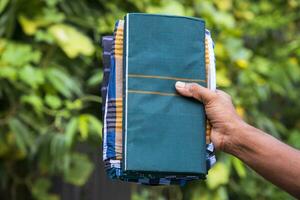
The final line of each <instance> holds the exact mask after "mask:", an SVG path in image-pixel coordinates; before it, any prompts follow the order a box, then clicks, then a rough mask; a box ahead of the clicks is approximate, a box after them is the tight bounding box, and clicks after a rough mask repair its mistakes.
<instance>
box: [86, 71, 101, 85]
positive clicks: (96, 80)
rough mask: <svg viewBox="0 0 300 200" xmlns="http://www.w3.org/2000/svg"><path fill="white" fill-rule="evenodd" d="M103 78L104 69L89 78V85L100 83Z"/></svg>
mask: <svg viewBox="0 0 300 200" xmlns="http://www.w3.org/2000/svg"><path fill="white" fill-rule="evenodd" d="M102 79H103V71H102V70H98V71H97V72H96V73H93V75H92V76H91V77H90V78H89V80H88V81H87V83H88V85H89V86H95V85H99V84H100V83H101V82H102Z"/></svg>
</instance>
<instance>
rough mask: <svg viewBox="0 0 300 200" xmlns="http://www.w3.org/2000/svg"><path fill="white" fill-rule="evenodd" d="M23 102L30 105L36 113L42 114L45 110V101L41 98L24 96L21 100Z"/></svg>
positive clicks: (33, 95)
mask: <svg viewBox="0 0 300 200" xmlns="http://www.w3.org/2000/svg"><path fill="white" fill-rule="evenodd" d="M21 101H22V102H23V103H28V104H30V105H31V106H32V107H33V108H34V110H35V112H36V113H38V114H41V111H42V110H43V107H44V104H43V100H42V99H41V97H39V96H37V95H35V94H32V95H24V96H22V98H21Z"/></svg>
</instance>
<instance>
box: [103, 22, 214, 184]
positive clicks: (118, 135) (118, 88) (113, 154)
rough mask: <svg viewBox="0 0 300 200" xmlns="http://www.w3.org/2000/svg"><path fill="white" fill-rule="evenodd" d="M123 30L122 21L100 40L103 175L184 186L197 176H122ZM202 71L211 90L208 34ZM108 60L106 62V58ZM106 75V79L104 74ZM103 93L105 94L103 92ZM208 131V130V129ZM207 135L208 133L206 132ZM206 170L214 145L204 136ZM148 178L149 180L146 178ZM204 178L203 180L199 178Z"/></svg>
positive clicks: (146, 182) (210, 165)
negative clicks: (204, 67) (204, 66)
mask: <svg viewBox="0 0 300 200" xmlns="http://www.w3.org/2000/svg"><path fill="white" fill-rule="evenodd" d="M123 28H124V21H123V20H119V21H118V22H117V23H116V26H115V30H114V36H113V37H111V36H105V37H103V41H102V44H103V64H104V80H103V84H102V89H101V91H102V97H103V106H104V129H103V160H104V162H105V168H106V170H107V174H108V176H109V177H110V178H112V179H120V180H123V181H128V182H136V183H140V184H148V185H170V184H177V185H184V184H186V183H187V182H188V181H190V180H195V179H199V178H201V177H197V176H185V177H178V176H175V175H173V176H165V177H163V178H162V177H161V175H158V176H157V175H155V174H142V173H140V172H137V173H133V174H123V172H122V114H123V113H122V106H123V100H122V90H123ZM205 43H206V46H205V53H206V71H207V77H208V80H207V81H208V87H209V88H210V89H214V88H215V85H213V83H215V82H214V80H211V78H213V79H215V77H214V73H215V72H214V69H215V62H214V52H213V41H212V39H211V36H210V33H209V31H206V38H205ZM108 57H109V58H110V62H108V61H107V58H108ZM106 72H107V73H109V72H110V73H109V80H107V78H106V77H108V76H105V73H106ZM106 91H107V92H106ZM209 130H210V129H209ZM207 134H210V133H209V131H208V132H207ZM206 158H207V168H208V169H210V168H211V167H212V166H213V165H214V163H215V162H216V158H215V155H214V146H213V144H212V143H211V142H210V141H209V135H208V136H207V155H206ZM149 177H150V178H149ZM202 178H205V177H202Z"/></svg>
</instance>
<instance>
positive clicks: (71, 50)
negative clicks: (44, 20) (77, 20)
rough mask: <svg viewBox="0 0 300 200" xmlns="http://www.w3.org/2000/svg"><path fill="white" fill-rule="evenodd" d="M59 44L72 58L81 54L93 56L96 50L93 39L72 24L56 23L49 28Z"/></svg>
mask: <svg viewBox="0 0 300 200" xmlns="http://www.w3.org/2000/svg"><path fill="white" fill-rule="evenodd" d="M49 32H50V33H51V34H52V35H53V37H54V38H55V40H56V42H57V44H58V45H59V46H60V47H61V48H62V50H63V51H64V52H65V53H66V54H67V56H68V57H70V58H75V57H77V56H78V55H79V54H82V55H86V56H91V55H93V53H94V51H95V47H94V45H93V43H92V41H91V40H90V39H89V38H88V37H87V36H85V35H84V34H83V33H81V32H79V31H78V30H77V29H75V28H74V27H72V26H69V25H66V24H56V25H53V26H51V27H50V28H49Z"/></svg>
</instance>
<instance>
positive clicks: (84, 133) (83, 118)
mask: <svg viewBox="0 0 300 200" xmlns="http://www.w3.org/2000/svg"><path fill="white" fill-rule="evenodd" d="M88 120H89V116H88V115H86V114H83V115H80V116H79V122H78V126H79V132H80V135H81V137H82V138H83V139H86V138H87V137H88V133H89V125H88Z"/></svg>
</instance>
